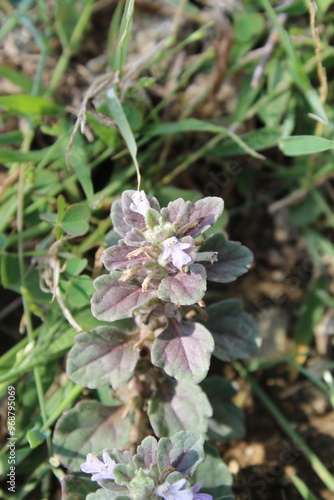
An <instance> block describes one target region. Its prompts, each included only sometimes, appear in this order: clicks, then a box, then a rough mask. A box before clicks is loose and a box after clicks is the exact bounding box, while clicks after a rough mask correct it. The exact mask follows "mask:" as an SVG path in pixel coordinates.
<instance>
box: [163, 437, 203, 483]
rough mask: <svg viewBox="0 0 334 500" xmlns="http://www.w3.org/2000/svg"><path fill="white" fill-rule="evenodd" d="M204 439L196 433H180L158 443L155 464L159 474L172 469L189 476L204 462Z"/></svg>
mask: <svg viewBox="0 0 334 500" xmlns="http://www.w3.org/2000/svg"><path fill="white" fill-rule="evenodd" d="M203 443H204V438H203V437H202V435H200V434H198V433H197V432H188V431H180V432H177V433H176V434H174V436H172V437H171V438H162V439H160V441H159V442H158V454H157V462H158V467H159V470H160V473H161V472H162V471H164V470H165V469H166V467H173V468H174V469H175V470H176V471H178V472H181V473H182V474H183V475H184V476H191V475H192V474H193V473H194V471H195V470H196V468H197V467H198V465H199V464H200V463H201V462H203V460H204V451H203Z"/></svg>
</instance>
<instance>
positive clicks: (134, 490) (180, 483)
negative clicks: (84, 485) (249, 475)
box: [81, 431, 212, 500]
mask: <svg viewBox="0 0 334 500" xmlns="http://www.w3.org/2000/svg"><path fill="white" fill-rule="evenodd" d="M180 443H182V445H183V446H182V445H181V446H180ZM167 450H168V454H167V455H166V452H167ZM203 459H204V454H203V440H202V438H201V437H200V436H199V435H198V434H195V433H191V432H183V431H182V432H179V433H178V434H176V435H175V436H174V437H173V438H172V439H168V438H163V439H161V440H160V441H159V442H157V441H156V439H155V438H154V437H152V436H149V437H147V438H145V439H144V441H143V442H142V443H141V445H140V446H138V448H137V453H136V454H135V455H134V456H133V457H132V456H131V454H130V453H129V452H126V451H120V450H105V451H103V453H102V456H100V458H98V457H97V456H95V455H93V454H92V453H88V455H87V457H86V462H85V463H83V464H81V470H82V471H83V472H85V473H86V474H92V477H91V480H92V481H96V482H98V484H99V485H100V486H102V488H104V489H106V490H110V491H113V492H117V493H119V494H120V496H121V497H122V498H129V500H130V499H137V498H140V499H141V500H159V499H160V500H161V499H162V498H163V499H164V500H212V496H211V495H209V494H207V493H199V490H200V488H201V485H200V484H196V485H195V486H191V485H190V483H189V481H188V476H190V475H192V474H193V472H194V471H195V469H196V468H197V466H198V465H199V464H200V463H201V462H202V461H203ZM184 476H187V477H184ZM138 495H140V497H139V496H138ZM111 498H115V497H114V496H112V497H111ZM117 498H118V497H117Z"/></svg>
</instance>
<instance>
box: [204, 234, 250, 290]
mask: <svg viewBox="0 0 334 500" xmlns="http://www.w3.org/2000/svg"><path fill="white" fill-rule="evenodd" d="M201 251H203V252H218V261H217V262H215V263H213V264H211V265H208V266H206V267H205V269H206V273H207V279H208V280H209V281H216V282H218V283H229V282H230V281H234V280H235V279H236V278H238V276H241V275H242V274H244V273H246V272H247V271H248V269H249V266H250V265H251V263H252V261H253V254H252V252H251V251H250V250H249V249H248V248H247V247H244V246H242V245H241V243H239V242H237V241H226V240H225V238H224V236H223V235H222V234H220V233H216V234H213V235H212V236H210V238H208V239H207V241H206V242H205V243H204V245H203V246H202V248H201Z"/></svg>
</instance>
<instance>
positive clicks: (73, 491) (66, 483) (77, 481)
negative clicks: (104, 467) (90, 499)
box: [61, 476, 104, 500]
mask: <svg viewBox="0 0 334 500" xmlns="http://www.w3.org/2000/svg"><path fill="white" fill-rule="evenodd" d="M98 488H100V486H99V485H98V484H97V483H96V482H95V481H91V480H90V479H84V478H81V477H77V476H64V477H63V478H62V480H61V491H62V500H85V498H86V497H87V495H88V494H89V493H92V492H94V491H96V490H97V489H98ZM102 491H104V490H102Z"/></svg>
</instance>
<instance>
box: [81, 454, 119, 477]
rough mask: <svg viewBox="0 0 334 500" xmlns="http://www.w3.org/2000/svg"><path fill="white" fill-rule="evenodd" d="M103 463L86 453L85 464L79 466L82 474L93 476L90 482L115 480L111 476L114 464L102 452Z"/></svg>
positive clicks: (112, 475)
mask: <svg viewBox="0 0 334 500" xmlns="http://www.w3.org/2000/svg"><path fill="white" fill-rule="evenodd" d="M102 456H103V462H102V461H101V460H100V459H98V458H97V457H96V456H95V455H93V454H92V453H88V455H87V457H86V462H84V463H83V464H81V465H80V468H81V470H82V472H85V473H86V474H93V475H92V477H91V480H92V481H99V480H100V479H115V476H114V474H113V470H114V467H115V465H116V462H114V461H113V460H112V459H111V458H110V457H109V455H108V453H106V452H103V454H102Z"/></svg>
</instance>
